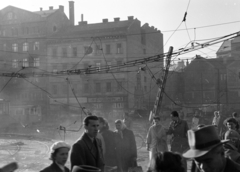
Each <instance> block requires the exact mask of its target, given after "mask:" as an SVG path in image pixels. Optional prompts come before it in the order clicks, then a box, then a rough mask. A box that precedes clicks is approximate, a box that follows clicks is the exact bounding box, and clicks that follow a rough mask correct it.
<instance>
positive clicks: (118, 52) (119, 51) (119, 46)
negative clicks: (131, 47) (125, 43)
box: [117, 43, 122, 54]
mask: <svg viewBox="0 0 240 172" xmlns="http://www.w3.org/2000/svg"><path fill="white" fill-rule="evenodd" d="M117 54H122V44H121V43H118V44H117Z"/></svg>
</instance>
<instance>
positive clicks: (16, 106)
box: [0, 5, 70, 124]
mask: <svg viewBox="0 0 240 172" xmlns="http://www.w3.org/2000/svg"><path fill="white" fill-rule="evenodd" d="M68 25H70V21H69V19H68V18H67V16H66V15H65V13H64V7H63V6H61V5H60V6H59V9H53V7H49V9H48V10H43V9H42V8H40V11H37V12H31V11H27V10H24V9H20V8H17V7H14V6H8V7H5V8H4V9H2V10H0V59H1V70H2V72H6V73H23V74H24V73H32V74H34V72H39V71H42V70H46V69H47V59H46V57H47V55H46V52H47V51H46V50H47V49H46V43H45V42H46V38H47V37H48V36H49V35H52V34H54V33H56V32H58V31H59V30H61V28H63V27H66V26H68ZM46 83H47V82H46V78H43V77H34V76H33V77H30V78H15V77H12V78H11V77H1V82H0V85H1V88H2V90H1V93H0V94H1V95H0V98H1V99H5V100H7V101H9V104H10V108H9V114H10V115H11V116H12V119H14V120H12V122H16V123H18V122H19V121H20V122H21V123H25V124H26V123H31V122H34V121H35V122H36V121H38V120H41V118H42V116H43V115H46V114H47V111H48V110H47V109H48V97H47V94H46V92H44V91H42V90H46V89H47V84H46ZM40 88H41V89H42V90H41V89H40Z"/></svg>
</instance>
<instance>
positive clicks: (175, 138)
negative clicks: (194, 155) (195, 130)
mask: <svg viewBox="0 0 240 172" xmlns="http://www.w3.org/2000/svg"><path fill="white" fill-rule="evenodd" d="M171 118H172V122H171V123H170V127H169V129H168V131H167V134H168V135H172V140H171V143H170V144H171V151H172V152H178V153H183V152H184V151H185V150H187V148H188V143H187V131H188V124H187V122H186V121H184V120H182V119H180V118H179V115H178V113H177V111H173V112H172V113H171Z"/></svg>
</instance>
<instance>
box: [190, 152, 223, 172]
mask: <svg viewBox="0 0 240 172" xmlns="http://www.w3.org/2000/svg"><path fill="white" fill-rule="evenodd" d="M224 160H225V159H224V155H223V151H218V152H217V151H210V152H209V153H207V154H206V155H204V156H202V157H199V158H195V159H194V161H195V163H196V165H197V167H198V169H199V170H200V171H201V172H221V171H222V170H223V167H224V162H225V161H224Z"/></svg>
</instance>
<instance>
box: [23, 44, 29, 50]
mask: <svg viewBox="0 0 240 172" xmlns="http://www.w3.org/2000/svg"><path fill="white" fill-rule="evenodd" d="M28 49H29V44H28V43H27V42H25V43H23V51H28Z"/></svg>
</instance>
